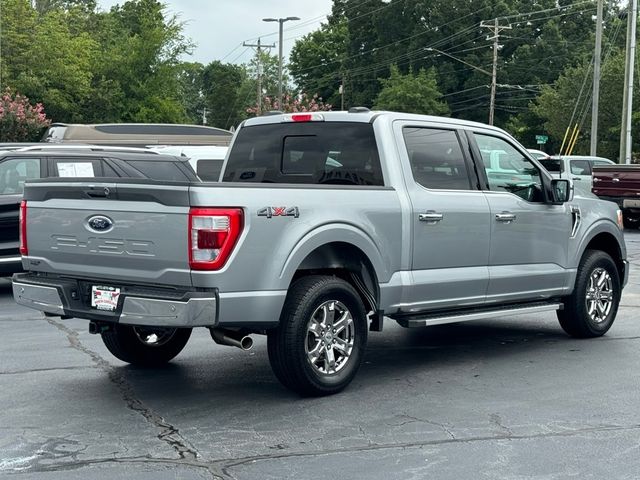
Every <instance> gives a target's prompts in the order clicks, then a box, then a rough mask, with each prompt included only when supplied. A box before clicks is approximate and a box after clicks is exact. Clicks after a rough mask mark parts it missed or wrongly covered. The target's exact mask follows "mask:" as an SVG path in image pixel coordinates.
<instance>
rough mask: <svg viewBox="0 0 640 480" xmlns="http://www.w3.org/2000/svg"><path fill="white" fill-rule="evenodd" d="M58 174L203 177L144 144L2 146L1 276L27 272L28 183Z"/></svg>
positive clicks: (164, 178)
mask: <svg viewBox="0 0 640 480" xmlns="http://www.w3.org/2000/svg"><path fill="white" fill-rule="evenodd" d="M56 177H62V178H66V179H69V178H74V177H82V178H85V179H86V178H100V177H109V178H116V179H117V178H123V177H127V178H143V179H153V180H158V181H169V182H171V181H198V180H197V177H196V175H195V173H194V171H193V169H192V168H191V166H190V165H189V162H188V161H187V160H186V159H184V158H176V157H169V156H165V155H158V154H156V153H151V152H144V151H141V150H139V149H131V148H117V149H110V148H104V147H102V148H91V147H77V148H71V149H67V148H48V147H46V146H37V147H27V148H22V149H21V150H12V151H0V276H4V275H10V274H13V273H15V272H19V271H22V262H21V259H20V252H19V250H18V243H19V242H18V236H19V233H18V217H19V210H20V201H21V200H22V194H23V190H24V185H25V182H27V181H28V180H32V179H38V178H48V179H50V180H51V179H53V178H56Z"/></svg>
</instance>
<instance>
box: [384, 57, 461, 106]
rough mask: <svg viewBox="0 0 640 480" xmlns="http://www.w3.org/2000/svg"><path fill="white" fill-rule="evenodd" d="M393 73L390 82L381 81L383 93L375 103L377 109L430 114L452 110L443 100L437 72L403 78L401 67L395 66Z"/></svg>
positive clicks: (424, 72) (421, 71) (409, 74)
mask: <svg viewBox="0 0 640 480" xmlns="http://www.w3.org/2000/svg"><path fill="white" fill-rule="evenodd" d="M390 71H391V75H390V77H389V78H388V79H381V80H380V82H381V83H382V90H381V91H380V93H379V94H378V96H377V98H376V100H375V108H376V109H378V110H394V111H398V112H407V113H422V114H427V115H445V114H447V113H449V107H447V104H446V103H444V102H443V101H442V100H441V98H442V94H441V93H440V91H439V90H438V82H437V80H436V72H435V69H430V70H429V71H426V70H424V69H421V70H420V71H419V72H418V74H414V73H413V72H411V71H410V72H409V73H408V74H406V75H402V74H401V73H400V71H399V70H398V67H396V66H395V65H392V66H391V69H390Z"/></svg>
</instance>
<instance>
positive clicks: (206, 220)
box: [189, 208, 244, 270]
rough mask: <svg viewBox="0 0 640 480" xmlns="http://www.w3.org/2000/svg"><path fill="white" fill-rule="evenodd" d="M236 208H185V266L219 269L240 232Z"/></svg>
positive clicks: (240, 215) (198, 268)
mask: <svg viewBox="0 0 640 480" xmlns="http://www.w3.org/2000/svg"><path fill="white" fill-rule="evenodd" d="M243 225H244V222H243V213H242V209H240V208H192V209H191V210H190V211H189V266H190V267H191V268H192V269H193V270H219V269H221V268H222V267H223V266H224V264H225V263H226V261H227V260H228V258H229V256H230V255H231V252H232V251H233V247H235V245H236V243H237V242H238V238H239V237H240V234H241V233H242V228H243Z"/></svg>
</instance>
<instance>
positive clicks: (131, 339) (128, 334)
mask: <svg viewBox="0 0 640 480" xmlns="http://www.w3.org/2000/svg"><path fill="white" fill-rule="evenodd" d="M101 336H102V341H103V342H104V344H105V346H106V347H107V349H108V350H109V351H110V352H111V353H112V354H113V356H114V357H116V358H118V359H120V360H122V361H123V362H127V363H130V364H132V365H140V366H145V367H157V366H160V365H164V364H165V363H167V362H169V361H170V360H171V359H173V358H174V357H175V356H176V355H178V354H179V353H180V352H181V351H182V349H183V348H184V347H185V345H186V344H187V342H188V341H189V337H190V336H191V329H190V328H157V327H133V326H131V325H114V326H113V327H112V328H111V329H109V330H107V331H106V332H103V333H102V334H101Z"/></svg>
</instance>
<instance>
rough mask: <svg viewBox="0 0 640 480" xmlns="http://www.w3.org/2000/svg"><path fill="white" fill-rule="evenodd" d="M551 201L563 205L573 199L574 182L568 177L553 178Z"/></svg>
mask: <svg viewBox="0 0 640 480" xmlns="http://www.w3.org/2000/svg"><path fill="white" fill-rule="evenodd" d="M551 196H552V198H551V203H553V204H554V205H561V204H563V203H567V202H570V201H571V200H572V199H573V183H571V181H570V180H567V179H566V178H554V179H553V180H551Z"/></svg>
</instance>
